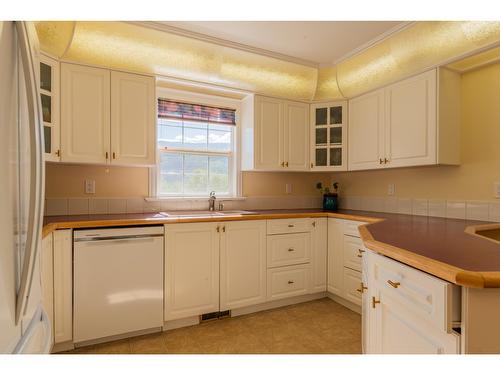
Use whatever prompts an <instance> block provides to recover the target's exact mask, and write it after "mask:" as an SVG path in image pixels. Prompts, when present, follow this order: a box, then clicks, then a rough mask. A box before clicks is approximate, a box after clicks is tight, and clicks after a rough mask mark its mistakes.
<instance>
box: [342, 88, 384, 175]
mask: <svg viewBox="0 0 500 375" xmlns="http://www.w3.org/2000/svg"><path fill="white" fill-rule="evenodd" d="M348 152H349V170H358V169H375V168H383V167H384V163H383V162H381V159H384V90H383V89H381V90H377V91H374V92H371V93H369V94H366V95H363V96H360V97H358V98H355V99H352V100H350V101H349V148H348Z"/></svg>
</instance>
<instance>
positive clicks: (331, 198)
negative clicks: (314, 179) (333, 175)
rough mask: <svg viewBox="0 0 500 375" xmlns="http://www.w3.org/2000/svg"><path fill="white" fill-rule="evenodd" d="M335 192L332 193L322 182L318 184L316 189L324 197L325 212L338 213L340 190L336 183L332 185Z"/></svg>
mask: <svg viewBox="0 0 500 375" xmlns="http://www.w3.org/2000/svg"><path fill="white" fill-rule="evenodd" d="M332 187H333V191H330V188H329V187H328V186H325V187H323V184H322V183H321V182H318V183H317V184H316V189H318V190H319V191H320V193H321V194H322V195H323V210H326V211H337V210H338V207H339V205H338V188H339V183H338V182H334V183H333V184H332Z"/></svg>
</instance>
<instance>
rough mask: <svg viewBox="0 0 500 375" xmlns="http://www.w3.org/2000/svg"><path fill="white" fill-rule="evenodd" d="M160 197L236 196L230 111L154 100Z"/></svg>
mask: <svg viewBox="0 0 500 375" xmlns="http://www.w3.org/2000/svg"><path fill="white" fill-rule="evenodd" d="M157 125H158V151H159V162H158V168H157V169H158V175H157V194H158V195H159V196H179V197H182V196H187V197H195V196H207V195H208V194H209V192H210V191H212V190H213V191H215V192H216V194H217V195H218V196H231V195H234V194H235V191H234V190H235V189H234V186H235V183H234V180H235V178H234V173H235V168H234V165H235V160H234V151H235V150H234V143H235V142H234V138H235V134H234V133H235V131H234V130H235V126H236V113H235V110H234V109H227V108H218V107H211V106H207V105H200V104H190V103H183V102H179V101H174V100H168V99H164V98H159V99H158V122H157Z"/></svg>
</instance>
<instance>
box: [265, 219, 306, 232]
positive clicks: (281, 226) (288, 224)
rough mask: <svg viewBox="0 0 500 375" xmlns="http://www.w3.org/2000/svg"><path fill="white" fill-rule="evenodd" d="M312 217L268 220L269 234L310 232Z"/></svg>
mask: <svg viewBox="0 0 500 375" xmlns="http://www.w3.org/2000/svg"><path fill="white" fill-rule="evenodd" d="M311 229H312V223H311V219H307V218H306V219H274V220H268V221H267V234H286V233H301V232H310V231H311Z"/></svg>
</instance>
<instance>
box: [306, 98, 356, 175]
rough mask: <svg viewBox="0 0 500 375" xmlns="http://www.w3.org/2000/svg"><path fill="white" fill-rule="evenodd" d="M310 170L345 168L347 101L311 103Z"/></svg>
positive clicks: (337, 169)
mask: <svg viewBox="0 0 500 375" xmlns="http://www.w3.org/2000/svg"><path fill="white" fill-rule="evenodd" d="M310 112H311V115H310V116H311V121H310V123H311V125H310V140H311V142H310V143H311V146H310V152H311V154H310V159H311V170H315V171H346V170H347V101H340V102H330V103H318V104H312V105H311V111H310Z"/></svg>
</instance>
